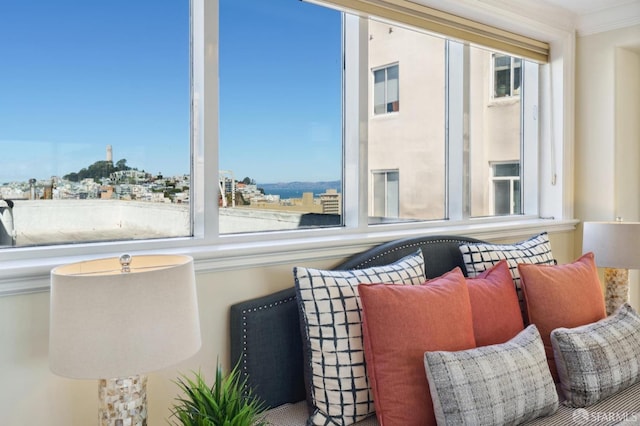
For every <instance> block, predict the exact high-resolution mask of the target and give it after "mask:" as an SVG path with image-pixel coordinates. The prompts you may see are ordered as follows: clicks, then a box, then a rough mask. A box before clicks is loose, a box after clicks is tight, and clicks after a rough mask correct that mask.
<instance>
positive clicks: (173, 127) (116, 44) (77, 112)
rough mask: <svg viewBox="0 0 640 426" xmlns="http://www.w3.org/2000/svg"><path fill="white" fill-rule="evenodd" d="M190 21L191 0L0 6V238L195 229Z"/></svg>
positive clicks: (74, 0) (22, 242)
mask: <svg viewBox="0 0 640 426" xmlns="http://www.w3.org/2000/svg"><path fill="white" fill-rule="evenodd" d="M150 11H151V12H152V13H150ZM189 21H190V16H189V2H186V1H175V2H173V1H172V2H155V1H148V0H145V1H134V2H131V1H123V0H114V1H109V2H101V3H99V4H98V3H91V4H89V3H87V2H86V1H81V0H60V1H56V2H55V4H54V3H51V2H48V1H35V2H33V1H29V2H24V1H17V2H4V3H3V5H2V13H1V14H0V57H2V66H0V94H1V95H0V153H1V154H0V246H2V247H7V246H12V245H16V246H29V245H46V244H59V243H78V242H88V241H106V240H132V239H147V238H159V237H177V236H188V235H190V234H191V225H190V223H191V216H190V209H189V198H190V197H189V194H190V192H189V191H190V187H191V182H190V176H189V173H190V102H191V99H190V59H189V57H190V55H189V49H190V47H189V39H190V34H189V33H190V30H189ZM11 206H13V207H11ZM168 224H170V226H168Z"/></svg>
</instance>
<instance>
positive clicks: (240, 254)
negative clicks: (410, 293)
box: [0, 219, 578, 296]
mask: <svg viewBox="0 0 640 426" xmlns="http://www.w3.org/2000/svg"><path fill="white" fill-rule="evenodd" d="M577 223H578V220H575V219H569V220H555V219H522V220H511V221H508V222H507V221H473V220H471V221H465V222H460V223H459V224H454V223H446V224H438V223H429V224H415V223H414V224H410V225H407V226H384V227H383V226H380V227H379V228H378V227H371V228H369V230H370V231H369V232H366V233H363V232H355V231H349V230H346V229H341V230H340V232H333V233H331V234H327V233H316V232H309V234H310V235H311V236H310V237H308V238H297V239H292V238H282V239H280V240H278V239H273V238H270V239H268V240H266V239H265V240H263V241H244V242H242V241H239V240H238V241H237V242H236V241H233V240H230V241H229V242H228V243H225V244H218V245H204V246H195V245H194V246H176V247H175V248H170V249H163V250H154V252H166V253H180V254H187V255H190V256H192V257H193V258H194V261H195V270H196V273H204V272H216V271H224V270H234V269H246V268H254V267H261V266H269V265H278V264H291V263H298V264H303V263H304V262H308V261H312V260H313V261H317V260H323V259H342V258H344V257H347V256H349V255H352V254H354V253H357V252H359V251H362V250H364V249H365V248H368V247H371V246H374V245H376V244H380V243H382V242H385V241H391V240H394V239H398V238H407V237H411V236H415V235H465V236H469V237H474V238H478V239H481V240H485V241H495V240H500V239H514V240H516V239H524V238H527V237H529V236H531V235H534V234H536V233H540V232H544V231H546V232H548V233H550V234H551V233H556V232H566V231H573V230H575V226H576V224H577ZM221 240H224V238H222V239H221ZM132 254H134V255H135V252H132ZM112 255H113V256H115V255H116V254H110V253H104V254H103V255H102V256H97V257H108V256H112ZM93 257H96V256H93ZM88 258H89V256H62V257H52V258H41V259H21V260H13V261H0V296H7V295H14V294H24V293H35V292H42V291H48V290H49V277H50V272H51V269H52V268H54V267H56V266H58V265H62V264H66V263H72V262H78V261H81V260H87V259H88Z"/></svg>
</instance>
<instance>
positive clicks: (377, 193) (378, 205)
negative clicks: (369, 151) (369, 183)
mask: <svg viewBox="0 0 640 426" xmlns="http://www.w3.org/2000/svg"><path fill="white" fill-rule="evenodd" d="M372 176H373V215H374V216H377V217H384V216H385V213H386V199H387V185H386V183H387V181H386V174H385V173H384V172H374V173H373V174H372Z"/></svg>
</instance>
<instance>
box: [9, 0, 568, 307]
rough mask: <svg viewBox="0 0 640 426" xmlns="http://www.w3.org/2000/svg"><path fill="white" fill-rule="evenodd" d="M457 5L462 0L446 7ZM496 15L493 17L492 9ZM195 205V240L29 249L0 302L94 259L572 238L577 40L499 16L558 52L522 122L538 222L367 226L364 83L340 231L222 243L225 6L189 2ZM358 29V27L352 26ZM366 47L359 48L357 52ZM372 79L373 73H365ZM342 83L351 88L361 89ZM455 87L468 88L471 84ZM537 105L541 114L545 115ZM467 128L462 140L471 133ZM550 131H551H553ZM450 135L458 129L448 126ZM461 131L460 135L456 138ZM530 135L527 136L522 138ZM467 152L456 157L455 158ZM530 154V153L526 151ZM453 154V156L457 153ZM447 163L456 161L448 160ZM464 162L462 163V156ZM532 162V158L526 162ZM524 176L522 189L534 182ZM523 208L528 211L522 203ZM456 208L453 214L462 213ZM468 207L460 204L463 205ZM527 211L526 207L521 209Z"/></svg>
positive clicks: (348, 140)
mask: <svg viewBox="0 0 640 426" xmlns="http://www.w3.org/2000/svg"><path fill="white" fill-rule="evenodd" d="M449 2H450V3H458V1H457V0H449ZM459 6H460V10H459V13H460V14H461V15H463V16H469V17H473V16H474V15H475V14H476V13H477V12H478V11H479V6H473V5H470V4H466V5H465V4H462V2H460V4H459ZM483 7H484V6H483ZM489 8H490V7H489ZM191 9H192V55H191V56H192V76H193V77H192V90H193V93H192V149H193V151H192V170H191V177H192V185H191V186H192V189H191V191H192V195H191V202H192V205H193V213H192V217H193V230H194V236H193V237H191V238H172V239H159V240H146V241H120V242H112V243H86V244H84V243H83V244H74V245H62V246H43V247H24V248H14V249H9V250H6V251H4V250H3V251H2V252H0V256H1V257H0V295H8V294H20V293H30V292H39V291H48V288H49V275H50V271H51V268H53V267H55V266H57V265H60V264H64V263H70V262H75V261H80V260H88V259H91V258H100V257H110V256H119V255H120V254H122V253H123V252H129V253H130V254H132V255H134V256H135V255H136V254H140V253H148V252H156V253H176V252H178V253H184V254H189V255H191V256H193V257H194V259H195V267H196V272H197V273H201V272H216V271H223V270H230V269H243V268H247V267H260V266H263V265H274V264H291V263H294V262H295V263H301V262H307V261H318V260H322V259H327V260H328V259H332V260H335V259H342V258H344V257H345V256H348V255H351V254H353V253H355V252H358V251H360V250H361V248H362V247H363V245H371V244H376V243H379V242H383V241H389V240H392V239H395V238H402V237H407V236H414V235H416V234H418V233H419V234H421V235H425V234H433V235H437V234H444V233H447V234H459V235H468V236H473V237H476V238H480V239H485V240H494V239H504V238H513V239H516V238H521V237H523V238H524V237H527V236H530V235H532V234H533V233H536V232H541V231H547V232H550V233H553V232H565V231H573V230H574V229H575V225H576V223H577V221H576V220H574V219H573V198H572V197H573V193H572V188H573V181H572V179H573V170H572V167H573V165H572V155H573V116H574V114H573V112H574V110H573V108H574V107H573V105H574V102H573V99H574V93H573V81H574V74H575V62H574V52H575V43H574V38H575V36H574V35H573V32H571V31H569V30H564V29H562V28H551V30H550V28H549V26H548V25H547V24H546V23H544V22H542V20H540V23H538V24H536V23H535V21H532V20H531V19H529V18H527V17H525V15H524V14H523V15H522V16H520V15H515V14H510V13H506V12H504V11H502V10H500V9H499V8H498V7H495V10H494V11H495V17H494V18H493V19H492V20H493V21H494V22H492V23H493V24H494V25H496V26H498V27H500V26H503V27H508V28H513V27H514V26H515V27H517V28H520V29H521V32H522V33H523V34H526V35H540V34H545V37H546V40H547V41H549V42H551V64H553V68H551V65H550V64H549V65H544V66H543V70H542V71H541V82H540V87H541V90H540V99H539V100H538V101H539V102H537V103H533V104H532V105H533V106H532V107H530V109H529V110H525V111H524V114H532V115H534V116H535V120H536V122H537V123H540V126H537V127H540V128H541V132H540V135H541V137H540V144H539V146H537V147H533V148H531V149H539V151H540V158H541V163H540V167H539V169H537V170H536V171H535V178H536V179H538V177H537V176H538V175H539V179H538V182H539V189H538V191H539V197H538V198H539V199H540V207H539V214H538V215H537V216H535V217H528V216H520V217H517V218H515V217H507V218H503V217H500V218H489V219H484V218H483V219H469V218H463V217H449V220H447V221H434V222H411V223H397V224H385V225H376V226H375V227H372V226H369V225H368V216H367V211H366V210H367V206H368V204H367V202H366V198H367V185H366V182H367V164H366V162H367V160H366V158H367V156H366V139H367V135H366V124H365V123H366V120H367V119H368V111H369V110H368V106H369V103H368V100H367V99H366V96H364V97H363V96H359V94H360V93H366V91H367V90H368V79H367V78H362V76H360V78H359V80H357V84H355V85H351V86H350V88H349V89H347V92H345V93H344V105H345V108H344V110H345V115H346V116H347V117H350V118H351V119H354V118H355V121H354V120H345V127H344V135H345V136H344V137H345V144H344V152H345V157H344V172H343V173H344V175H343V179H344V200H345V206H344V213H345V221H344V223H345V226H344V227H343V228H340V229H336V228H330V229H311V230H305V231H304V232H298V231H291V232H287V231H285V232H277V233H255V234H248V235H241V236H239V235H234V236H220V235H219V234H218V203H217V201H216V197H217V185H218V183H217V180H218V175H217V173H218V170H219V165H218V160H217V151H218V136H217V135H218V111H217V109H218V106H217V102H218V93H219V88H218V81H217V80H218V77H217V76H218V56H217V46H218V18H219V14H218V2H217V1H216V0H192V4H191ZM363 21H366V19H364V18H359V17H355V16H352V15H349V16H346V17H345V18H344V22H345V30H344V32H345V34H351V35H352V36H354V35H355V36H356V37H351V38H350V39H348V40H347V42H346V44H345V49H346V50H347V51H350V53H351V54H353V56H351V57H349V55H346V56H347V57H348V59H347V63H346V66H347V67H349V61H356V60H359V61H366V58H367V54H366V45H367V43H364V41H366V28H365V27H364V25H363ZM354 24H357V25H354ZM354 39H359V40H360V43H355V42H354ZM364 70H365V72H366V73H367V75H368V73H369V72H370V70H369V68H368V67H365V68H364ZM354 78H356V77H354V76H353V75H349V74H348V73H347V75H345V80H346V81H348V80H349V79H354ZM455 84H456V85H457V84H464V82H462V83H459V82H456V83H455ZM539 105H542V106H543V107H542V108H540V107H539ZM464 121H465V120H464V118H461V123H460V124H461V125H462V126H461V127H460V131H464ZM551 122H553V125H551ZM450 125H451V123H450ZM456 131H458V130H456ZM524 132H527V129H526V128H525V129H524ZM457 149H461V148H455V147H453V148H450V150H452V151H455V150H457ZM525 149H526V147H525ZM454 154H455V153H454ZM449 155H452V153H451V152H450V153H449ZM456 155H457V154H456ZM523 155H526V153H523ZM528 178H530V177H528V176H527V171H526V170H524V171H523V179H528ZM456 185H457V183H456V182H455V181H450V182H449V186H450V188H449V195H448V196H449V197H452V194H454V193H455V186H456ZM525 202H526V201H525ZM456 203H457V202H454V203H453V204H456ZM460 204H462V203H460ZM523 209H526V206H523Z"/></svg>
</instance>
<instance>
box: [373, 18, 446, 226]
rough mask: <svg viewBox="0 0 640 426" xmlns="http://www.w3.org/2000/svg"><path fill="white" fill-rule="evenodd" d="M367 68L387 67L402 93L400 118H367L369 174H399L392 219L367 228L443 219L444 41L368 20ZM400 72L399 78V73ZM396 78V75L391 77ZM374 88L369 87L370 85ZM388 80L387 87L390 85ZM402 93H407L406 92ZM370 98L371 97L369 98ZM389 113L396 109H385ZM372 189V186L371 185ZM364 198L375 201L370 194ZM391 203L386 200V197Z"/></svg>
mask: <svg viewBox="0 0 640 426" xmlns="http://www.w3.org/2000/svg"><path fill="white" fill-rule="evenodd" d="M368 39H369V44H368V49H369V68H368V69H377V68H379V67H382V66H387V64H397V68H396V71H392V69H393V68H394V67H395V66H394V67H390V68H389V71H390V73H389V75H391V76H392V77H393V79H394V80H396V81H397V82H398V83H397V84H398V92H397V93H398V94H399V93H400V92H402V113H400V114H392V115H385V116H383V117H381V116H375V115H373V116H372V117H370V120H369V132H368V135H369V140H368V152H369V158H368V164H369V169H370V170H398V175H402V185H398V190H397V194H398V195H397V197H398V201H397V205H398V207H397V214H396V212H395V211H394V210H387V211H386V213H387V215H388V217H386V218H380V217H379V215H378V212H377V211H376V210H374V203H371V204H370V205H371V207H370V208H371V210H370V211H369V216H370V223H372V224H373V223H379V222H385V221H386V222H388V221H389V220H391V221H407V220H432V219H442V218H443V217H444V216H445V207H444V199H445V62H444V59H445V41H444V39H441V38H438V37H434V36H431V35H426V34H424V33H420V32H418V31H413V30H409V29H405V28H402V27H396V26H393V27H392V28H391V31H390V25H389V24H388V23H382V22H377V21H375V20H370V21H369V37H368ZM399 68H402V75H400V73H399ZM394 73H395V74H394ZM372 83H373V82H372ZM390 83H391V80H390V81H389V86H391V84H390ZM370 87H373V84H371V86H370ZM405 88H406V89H405ZM370 96H372V95H370ZM388 108H389V109H390V110H392V111H396V110H398V109H399V104H398V105H394V104H393V103H391V106H389V107H388ZM372 187H373V186H372ZM369 198H370V199H372V198H374V194H372V193H370V194H369ZM390 198H391V197H390Z"/></svg>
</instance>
